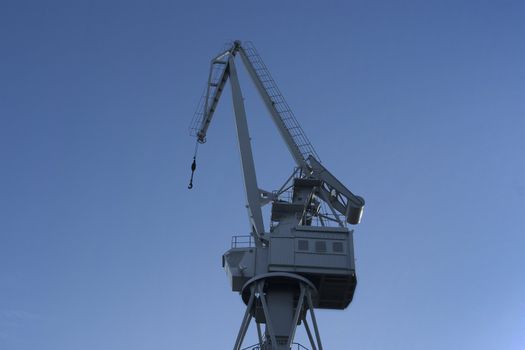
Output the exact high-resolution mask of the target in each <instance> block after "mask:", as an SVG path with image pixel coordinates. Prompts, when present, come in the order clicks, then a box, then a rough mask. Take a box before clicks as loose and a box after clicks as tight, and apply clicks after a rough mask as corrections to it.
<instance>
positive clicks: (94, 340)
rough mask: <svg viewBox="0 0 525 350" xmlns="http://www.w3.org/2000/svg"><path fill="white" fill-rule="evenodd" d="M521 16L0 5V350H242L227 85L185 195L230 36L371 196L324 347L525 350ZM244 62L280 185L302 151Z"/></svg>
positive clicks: (253, 123) (259, 154)
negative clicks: (191, 131)
mask: <svg viewBox="0 0 525 350" xmlns="http://www.w3.org/2000/svg"><path fill="white" fill-rule="evenodd" d="M524 16H525V2H523V1H517V0H516V1H507V0H503V1H448V0H445V1H437V0H436V1H434V0H432V1H415V0H414V1H409V0H401V1H386V0H384V1H323V2H314V1H311V2H305V1H264V2H253V1H227V2H226V1H225V2H222V1H191V2H190V1H188V2H183V1H45V2H44V1H24V0H21V1H10V0H4V1H2V2H1V3H0V349H6V350H34V349H42V350H71V349H75V350H93V349H97V350H120V349H122V350H124V349H126V350H129V349H133V350H146V349H147V350H150V349H156V350H164V349H165V350H168V349H228V348H231V347H232V346H233V343H234V340H235V336H236V333H237V330H238V327H239V325H240V322H241V318H242V314H243V312H244V309H243V304H242V302H241V300H240V298H239V296H238V295H236V294H235V293H232V292H231V291H230V289H229V285H228V281H227V279H226V276H225V274H224V272H223V271H222V268H221V255H222V254H223V253H224V252H225V251H226V250H227V249H228V248H229V244H230V237H231V236H232V235H239V234H247V233H248V223H247V218H246V215H245V209H244V201H245V199H244V193H243V186H242V177H241V173H240V166H239V156H238V150H237V142H236V139H235V134H234V122H233V115H232V113H233V110H232V104H231V98H230V97H231V96H230V93H229V88H228V89H227V90H226V92H225V94H224V95H223V98H222V101H221V103H220V104H219V108H218V109H217V112H216V115H215V119H214V121H213V124H212V126H211V128H210V130H209V134H208V142H207V143H206V144H205V145H204V146H202V147H200V149H199V157H198V167H197V172H196V175H195V179H194V186H195V187H194V189H193V190H192V191H188V190H187V188H186V186H187V183H188V179H189V175H190V170H189V166H190V163H191V157H192V155H193V154H192V153H193V147H194V140H193V139H192V138H190V137H189V136H188V129H187V128H188V125H189V123H190V121H191V118H192V115H193V112H194V110H195V107H196V105H197V102H198V99H199V97H200V94H201V92H202V89H203V87H204V85H205V82H206V78H207V72H208V67H209V66H208V65H209V60H210V59H211V57H212V56H213V55H214V54H216V53H217V52H218V51H219V49H220V48H221V47H222V46H223V44H224V43H226V42H229V41H231V40H235V39H240V40H250V41H253V42H254V44H255V46H256V47H257V49H258V50H259V52H260V54H261V56H262V58H263V60H264V61H265V63H266V64H267V66H268V67H269V69H270V71H271V73H272V75H273V77H274V79H275V80H276V82H277V84H278V85H279V87H280V89H281V91H282V92H283V94H284V96H285V98H286V99H287V101H288V103H289V104H290V106H291V107H292V108H293V110H294V112H295V115H296V116H297V119H298V120H299V123H300V124H301V125H302V127H303V129H304V131H305V133H306V134H307V135H308V137H309V138H310V140H311V142H312V143H313V145H314V147H315V148H316V150H317V152H318V153H319V155H320V157H321V160H322V161H323V164H324V165H325V166H326V167H327V168H328V169H330V171H331V172H332V173H334V174H335V175H336V176H337V177H338V178H339V179H340V180H341V181H342V182H343V183H345V184H346V185H347V186H348V187H349V188H350V189H351V190H352V191H353V192H355V193H357V194H359V195H362V196H363V197H364V198H365V199H366V201H367V205H366V208H365V212H364V216H363V222H362V224H361V225H359V226H357V227H356V232H355V242H354V243H355V250H356V251H355V252H356V258H357V261H356V267H357V275H358V286H357V290H356V294H355V298H354V301H353V302H352V304H351V305H350V307H349V308H348V309H347V310H345V311H339V312H335V311H319V312H318V313H317V315H318V321H319V326H320V331H321V335H322V339H323V344H324V346H325V348H326V349H359V350H383V349H388V350H407V349H425V350H438V349H439V350H442V349H461V350H471V349H472V350H474V349H475V350H492V349H493V350H522V349H525V272H524V267H525V257H524V251H525V205H524V200H525V156H524V152H525V137H524V136H525V63H524V62H525V40H524V38H525V21H524V20H523V19H524ZM239 70H240V75H241V86H242V88H243V93H244V97H245V102H246V109H247V113H248V118H249V126H250V129H251V136H252V142H253V147H254V155H255V163H256V168H257V172H258V180H259V185H260V186H261V187H262V188H265V189H268V190H273V189H275V188H276V187H277V186H279V184H280V183H281V181H283V180H284V179H285V178H286V176H287V175H288V174H289V173H290V171H291V170H292V167H293V162H292V159H291V157H290V156H289V154H287V151H286V148H285V146H284V144H283V143H282V141H281V140H280V139H279V136H278V133H277V131H276V130H275V128H274V126H273V125H272V123H271V120H270V118H269V116H268V115H267V114H266V111H265V109H264V107H263V105H262V103H261V101H260V100H259V99H258V98H257V96H256V94H255V89H254V87H253V86H252V85H251V84H250V82H249V81H248V80H247V79H246V74H245V72H244V71H243V70H242V69H239ZM255 336H256V333H255V330H254V329H251V330H250V331H249V335H248V339H247V341H246V343H245V344H246V345H248V344H249V343H250V342H251V343H254V342H255V341H254V339H255ZM303 336H304V334H303V333H301V332H299V334H298V337H299V338H301V337H303ZM298 340H300V341H301V342H302V343H303V344H305V345H306V343H307V342H306V341H304V340H303V339H298Z"/></svg>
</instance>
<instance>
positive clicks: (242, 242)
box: [231, 235, 255, 248]
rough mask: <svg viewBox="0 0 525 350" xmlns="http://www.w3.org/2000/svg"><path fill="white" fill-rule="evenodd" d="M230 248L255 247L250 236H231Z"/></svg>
mask: <svg viewBox="0 0 525 350" xmlns="http://www.w3.org/2000/svg"><path fill="white" fill-rule="evenodd" d="M231 247H232V248H251V247H255V240H254V239H253V237H252V236H251V235H244V236H232V243H231Z"/></svg>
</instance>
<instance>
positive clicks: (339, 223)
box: [194, 41, 364, 350]
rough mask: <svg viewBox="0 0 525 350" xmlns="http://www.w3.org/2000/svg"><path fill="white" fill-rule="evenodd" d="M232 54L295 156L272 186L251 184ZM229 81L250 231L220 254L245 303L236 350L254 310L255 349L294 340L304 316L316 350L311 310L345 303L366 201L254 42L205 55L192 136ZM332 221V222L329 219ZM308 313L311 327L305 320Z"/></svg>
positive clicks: (285, 346)
mask: <svg viewBox="0 0 525 350" xmlns="http://www.w3.org/2000/svg"><path fill="white" fill-rule="evenodd" d="M237 53H239V56H241V59H242V62H243V63H244V66H245V67H246V69H247V71H248V73H249V76H250V77H251V79H252V81H253V83H254V84H255V87H256V88H257V91H258V92H259V94H260V95H261V97H262V100H263V102H264V104H265V106H266V108H267V109H268V111H269V114H270V116H271V117H272V120H273V121H274V123H275V125H276V126H277V129H278V131H279V134H280V135H281V137H282V138H283V140H284V141H285V144H286V145H287V148H288V150H289V151H290V153H291V155H292V157H293V159H294V160H295V162H296V164H297V168H296V169H294V171H293V173H292V175H291V176H290V177H289V178H288V179H287V180H286V181H285V183H284V184H283V185H282V186H281V188H280V189H279V190H277V191H275V192H269V191H264V190H261V189H259V187H258V184H257V178H256V172H255V165H254V161H253V155H252V149H251V144H250V136H249V130H248V123H247V119H246V111H245V108H244V101H243V97H242V92H241V87H240V84H239V79H238V76H237V70H236V66H235V61H234V60H235V57H236V54H237ZM228 79H229V80H230V85H231V89H232V98H233V106H234V112H235V125H236V129H237V139H238V142H239V151H240V155H241V165H242V172H243V178H244V186H245V190H246V198H247V203H248V205H247V209H248V217H249V221H250V225H251V232H250V234H251V235H252V236H253V238H254V239H253V241H252V240H244V241H243V240H241V239H237V237H235V239H233V240H232V248H231V249H230V250H228V251H227V252H225V253H224V255H223V258H222V265H223V267H224V269H225V271H226V274H227V276H228V278H229V280H230V284H231V288H232V291H235V292H239V293H240V295H241V297H242V299H243V301H244V302H245V304H246V311H245V314H244V317H243V319H242V322H241V326H240V328H239V333H238V336H237V338H236V341H235V345H234V350H240V349H241V348H242V343H243V340H244V338H245V335H246V332H247V330H248V328H249V325H250V321H251V319H252V318H254V319H255V323H256V327H257V334H258V339H259V345H258V347H252V348H253V349H255V348H258V349H259V350H289V349H290V347H291V346H292V344H294V343H293V340H294V336H295V330H296V328H297V325H298V324H299V323H300V322H302V323H303V324H304V326H305V329H306V332H307V335H308V338H309V341H310V344H311V346H312V349H314V350H317V349H319V350H322V349H323V348H322V344H321V337H320V333H319V329H318V326H317V321H316V317H315V313H314V308H319V309H345V308H346V307H347V306H348V305H349V303H350V302H351V301H352V298H353V295H354V291H355V287H356V283H357V280H356V273H355V265H354V246H353V230H349V229H348V228H347V227H346V224H347V223H350V224H357V223H359V221H360V219H361V215H362V211H363V207H364V200H363V198H361V197H359V196H356V195H354V194H353V193H352V192H351V191H350V190H348V189H347V188H346V187H345V186H344V185H343V184H342V183H341V182H340V181H339V180H338V179H337V178H336V177H335V176H334V175H332V174H331V173H330V172H329V171H328V170H327V169H326V168H325V167H324V166H323V165H321V163H320V161H319V157H318V156H317V154H316V153H315V150H314V149H313V147H312V145H311V144H310V142H309V141H308V139H307V138H306V135H304V132H303V130H302V128H301V127H300V126H299V124H298V123H297V120H296V119H295V116H294V115H293V113H291V110H290V108H289V107H288V105H287V104H286V102H285V101H284V98H283V96H282V94H281V93H280V91H279V90H278V88H277V86H276V84H275V82H274V81H273V79H272V78H271V76H270V73H269V71H268V69H267V68H266V66H265V65H264V63H263V62H262V60H261V58H260V57H259V56H258V54H257V52H256V50H255V49H254V48H253V47H251V46H247V47H245V46H243V45H241V43H240V42H239V41H236V42H235V43H233V44H232V46H231V47H230V48H228V49H227V50H226V51H224V52H222V53H221V54H220V55H218V56H216V57H215V58H214V59H213V60H212V62H211V66H210V73H209V77H208V85H207V89H206V92H205V94H204V96H203V102H202V104H201V106H200V107H199V109H198V112H197V113H196V117H197V119H196V120H195V121H194V128H195V133H194V135H195V136H197V140H198V141H199V142H201V143H203V142H205V140H206V134H207V131H208V128H209V125H210V123H211V120H212V118H213V115H214V112H215V109H216V107H217V105H218V102H219V99H220V96H221V94H222V91H223V89H224V87H225V84H226V82H227V81H228ZM269 203H271V205H272V208H271V220H270V221H271V225H270V227H269V231H265V227H264V222H263V218H262V210H261V206H262V205H265V204H269ZM325 205H326V206H325ZM326 207H328V210H329V212H326V209H325V208H326ZM334 224H335V225H336V226H335V227H334V226H330V225H334ZM308 313H309V314H310V318H311V321H312V326H313V334H312V331H311V329H310V327H309V322H308V321H307V314H308ZM262 324H264V325H265V329H264V331H263V330H261V325H262ZM298 348H299V346H298Z"/></svg>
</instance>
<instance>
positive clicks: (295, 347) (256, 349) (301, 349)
mask: <svg viewBox="0 0 525 350" xmlns="http://www.w3.org/2000/svg"><path fill="white" fill-rule="evenodd" d="M242 350H266V349H265V347H264V345H263V346H260V345H259V344H255V345H252V346H248V347H247V348H243V349H242ZM290 350H310V349H308V348H307V347H305V346H303V345H301V344H299V343H293V344H292V346H291V347H290Z"/></svg>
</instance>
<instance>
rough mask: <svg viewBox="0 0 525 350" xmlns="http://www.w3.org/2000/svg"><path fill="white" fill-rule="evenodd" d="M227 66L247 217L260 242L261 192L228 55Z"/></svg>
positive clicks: (231, 62)
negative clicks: (246, 203)
mask: <svg viewBox="0 0 525 350" xmlns="http://www.w3.org/2000/svg"><path fill="white" fill-rule="evenodd" d="M228 66H229V67H228V69H229V71H230V85H231V88H232V98H233V109H234V111H235V126H236V128H237V140H238V141H239V152H240V154H241V166H242V173H243V177H244V187H245V190H246V199H247V201H248V217H249V219H250V223H251V226H252V233H253V235H254V236H255V238H256V240H255V241H256V242H257V243H258V244H260V243H259V242H260V240H261V239H262V236H263V235H264V221H263V217H262V210H261V202H260V198H261V194H260V192H259V187H258V186H257V177H256V175H255V164H254V162H253V154H252V146H251V143H250V134H249V131H248V121H247V120H246V111H245V109H244V99H243V97H242V93H241V86H240V84H239V78H238V75H237V69H236V68H235V63H234V57H233V56H230V57H229V59H228Z"/></svg>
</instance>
